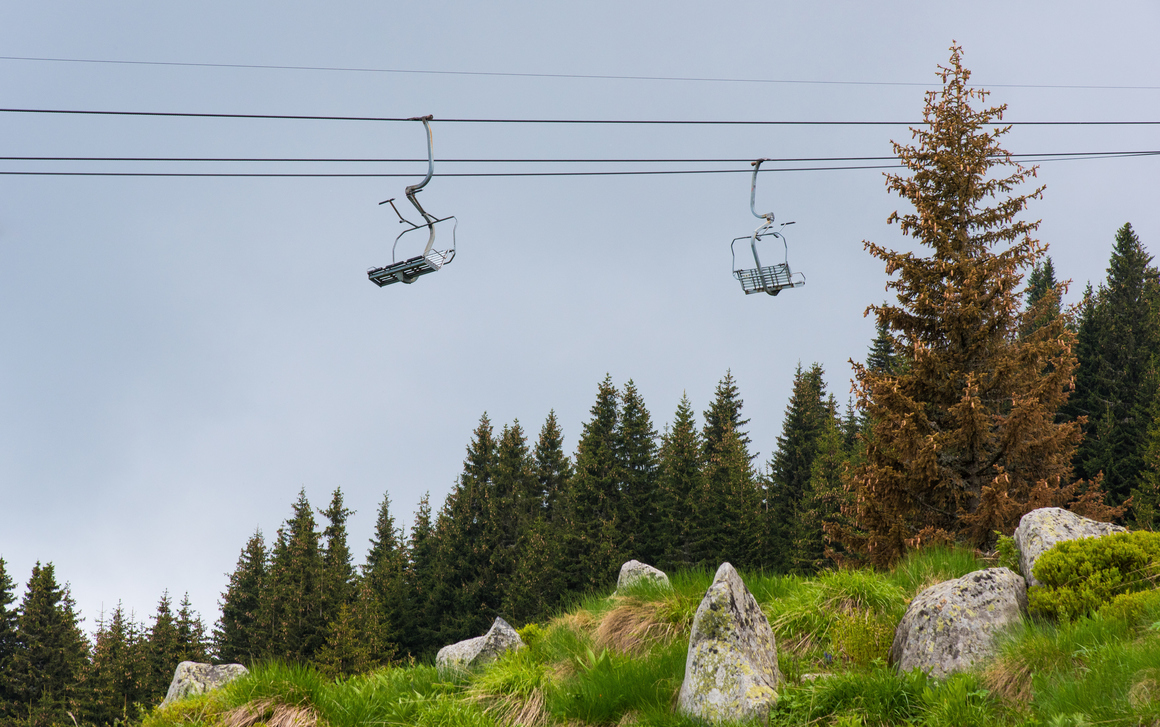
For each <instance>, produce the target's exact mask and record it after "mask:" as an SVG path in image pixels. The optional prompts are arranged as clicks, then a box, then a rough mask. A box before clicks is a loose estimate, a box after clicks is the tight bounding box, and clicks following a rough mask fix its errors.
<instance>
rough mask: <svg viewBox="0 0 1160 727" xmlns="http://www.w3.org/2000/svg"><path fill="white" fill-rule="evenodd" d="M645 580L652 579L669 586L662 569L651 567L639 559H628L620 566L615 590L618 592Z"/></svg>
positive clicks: (667, 578)
mask: <svg viewBox="0 0 1160 727" xmlns="http://www.w3.org/2000/svg"><path fill="white" fill-rule="evenodd" d="M645 580H648V581H653V582H655V583H656V584H658V585H662V586H665V587H666V588H667V587H669V586H670V584H669V577H668V576H667V575H665V572H664V571H662V570H660V569H658V568H653V567H652V566H651V565H648V564H647V563H641V562H640V561H639V560H630V561H628V562H627V563H625V564H624V565H622V566H620V577H619V578H617V579H616V592H617V593H620V592H622V591H623V590H624V589H626V588H628V587H629V586H631V585H632V584H634V583H638V582H640V581H645Z"/></svg>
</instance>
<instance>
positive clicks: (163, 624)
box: [114, 591, 185, 702]
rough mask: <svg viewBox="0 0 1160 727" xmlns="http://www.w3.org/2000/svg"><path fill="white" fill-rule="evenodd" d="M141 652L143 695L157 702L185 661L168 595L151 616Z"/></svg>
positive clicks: (162, 599) (164, 596)
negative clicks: (174, 673) (143, 662)
mask: <svg viewBox="0 0 1160 727" xmlns="http://www.w3.org/2000/svg"><path fill="white" fill-rule="evenodd" d="M118 610H119V607H118ZM115 616H116V612H114V617H115ZM143 650H144V652H145V660H146V671H145V674H144V677H145V692H146V693H147V694H148V695H149V699H150V701H154V702H158V701H161V699H162V698H164V697H165V692H166V691H167V690H168V689H169V683H170V682H171V681H172V680H173V672H174V670H176V669H177V665H178V664H180V663H181V662H182V661H184V658H185V650H184V649H183V648H182V644H181V634H180V633H179V632H178V629H177V620H176V619H175V618H174V617H173V609H172V603H171V602H170V600H169V591H165V592H163V593H162V594H161V600H160V601H158V603H157V612H156V613H154V614H153V624H152V626H150V627H149V632H148V634H147V638H146V640H145V643H144V644H143Z"/></svg>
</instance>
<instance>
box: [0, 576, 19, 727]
mask: <svg viewBox="0 0 1160 727" xmlns="http://www.w3.org/2000/svg"><path fill="white" fill-rule="evenodd" d="M15 588H16V582H15V581H14V580H12V577H11V576H10V575H8V571H7V564H5V562H4V559H3V558H0V724H7V723H8V720H14V719H15V711H16V709H17V703H16V700H17V697H16V692H15V690H14V689H13V676H12V673H11V670H12V658H13V656H14V655H15V654H16V645H17V637H18V634H17V625H18V624H19V617H20V614H19V612H18V611H17V610H16V609H15V608H13V607H12V604H13V603H15V602H16V596H15V594H14V593H13V591H14V590H15Z"/></svg>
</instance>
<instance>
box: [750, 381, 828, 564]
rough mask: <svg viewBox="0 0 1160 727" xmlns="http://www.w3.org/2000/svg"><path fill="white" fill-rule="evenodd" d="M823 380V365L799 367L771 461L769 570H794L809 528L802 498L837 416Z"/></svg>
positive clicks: (767, 487)
mask: <svg viewBox="0 0 1160 727" xmlns="http://www.w3.org/2000/svg"><path fill="white" fill-rule="evenodd" d="M822 377H823V371H822V367H821V366H820V365H819V364H816V363H815V364H813V365H811V366H810V368H809V369H808V370H804V371H803V370H802V366H801V364H800V363H799V364H798V367H797V371H796V372H795V373H794V379H793V393H792V394H791V396H790V400H789V404H788V406H786V410H785V418H784V419H783V420H782V425H781V432H782V433H781V436H779V437H778V438H777V452H776V453H775V454H774V456H773V459H771V460H770V463H769V476H768V478H767V480H766V482H767V484H766V503H767V508H768V509H767V522H766V536H765V555H766V562H767V563H768V564H769V566H770V567H772V568H773V569H774V570H777V571H780V572H785V571H788V570H790V569H791V568H792V567H793V563H794V562H795V559H794V540H795V539H796V538H797V537H799V535H800V533H801V531H802V528H803V527H804V526H803V524H801V523H799V522H797V520H798V515H799V510H800V508H801V505H802V497H803V495H804V493H805V491H806V485H807V483H808V482H809V480H810V476H811V473H812V471H813V464H814V457H815V456H816V455H817V453H818V447H819V440H820V439H821V437H822V435H823V434H824V433H825V431H826V429H827V428H828V427H829V426H831V424H832V421H833V419H834V417H835V416H836V412H835V411H834V408H835V405H834V404H833V401H832V400H830V401H827V399H826V394H825V386H826V384H825V381H824V380H823V378H822ZM810 557H811V558H812V557H813V554H812V553H811V555H810Z"/></svg>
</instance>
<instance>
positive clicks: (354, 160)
mask: <svg viewBox="0 0 1160 727" xmlns="http://www.w3.org/2000/svg"><path fill="white" fill-rule="evenodd" d="M1153 154H1160V150H1127V151H1074V152H1036V153H1030V152H1029V153H1020V154H1011V155H1010V156H1011V157H1012V158H1013V159H1042V158H1047V157H1099V158H1105V157H1119V156H1138V155H1153ZM897 158H898V157H896V156H847V157H781V158H766V159H765V161H767V162H774V163H794V162H866V161H891V160H895V159H897ZM0 161H46V162H214V163H262V164H265V163H303V164H314V163H325V164H409V163H422V162H426V161H427V159H426V158H420V157H415V158H381V159H376V158H366V157H97V156H0ZM437 161H439V163H440V164H743V163H744V164H747V163H750V162H752V161H753V160H752V158H748V157H746V158H712V159H710V158H671V159H642V158H635V159H630V158H617V159H594V158H588V159H582V158H568V159H545V158H536V159H484V158H472V159H438V160H437ZM408 176H409V175H408Z"/></svg>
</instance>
